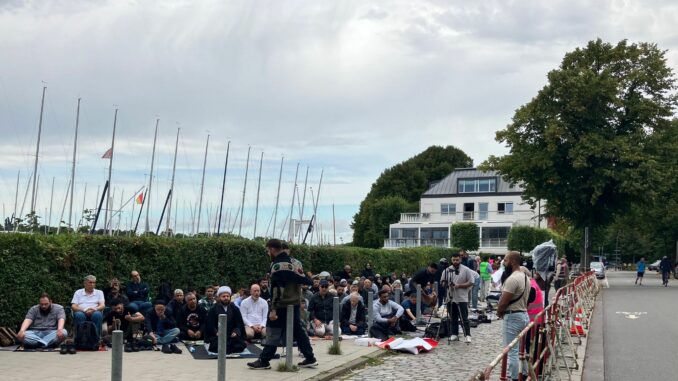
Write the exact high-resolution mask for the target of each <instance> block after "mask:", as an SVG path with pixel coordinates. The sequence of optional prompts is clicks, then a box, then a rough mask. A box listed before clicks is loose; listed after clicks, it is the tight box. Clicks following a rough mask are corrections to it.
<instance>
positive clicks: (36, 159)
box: [31, 86, 47, 212]
mask: <svg viewBox="0 0 678 381" xmlns="http://www.w3.org/2000/svg"><path fill="white" fill-rule="evenodd" d="M45 91H47V86H43V87H42V101H41V102H40V121H39V122H38V144H37V145H36V146H35V164H34V165H33V174H34V176H33V191H32V194H31V212H33V211H35V198H36V196H37V195H36V189H35V188H36V182H37V178H38V176H37V175H35V174H37V173H38V157H39V156H40V136H41V135H42V115H43V112H44V110H45Z"/></svg>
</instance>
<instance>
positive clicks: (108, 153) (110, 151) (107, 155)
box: [101, 147, 113, 159]
mask: <svg viewBox="0 0 678 381" xmlns="http://www.w3.org/2000/svg"><path fill="white" fill-rule="evenodd" d="M112 157H113V147H111V148H109V149H108V151H106V152H104V155H103V156H102V157H101V158H102V159H110V158H112Z"/></svg>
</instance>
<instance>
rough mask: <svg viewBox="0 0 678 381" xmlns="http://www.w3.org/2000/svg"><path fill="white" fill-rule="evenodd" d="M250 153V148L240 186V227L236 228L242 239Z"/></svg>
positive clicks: (249, 148)
mask: <svg viewBox="0 0 678 381" xmlns="http://www.w3.org/2000/svg"><path fill="white" fill-rule="evenodd" d="M250 151H252V146H250V147H248V148H247V163H246V164H245V183H244V184H243V186H242V203H241V204H240V227H239V228H238V235H239V236H241V237H242V216H243V214H245V192H246V191H247V172H249V169H250Z"/></svg>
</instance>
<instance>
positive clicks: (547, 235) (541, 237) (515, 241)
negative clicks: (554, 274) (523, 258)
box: [508, 226, 565, 253]
mask: <svg viewBox="0 0 678 381" xmlns="http://www.w3.org/2000/svg"><path fill="white" fill-rule="evenodd" d="M551 239H553V240H554V241H557V242H554V243H555V244H556V246H557V247H558V251H559V252H561V253H562V252H563V251H564V250H565V248H564V247H563V245H564V242H562V239H560V237H559V236H558V235H557V234H556V233H553V232H551V231H549V230H548V229H538V228H533V227H531V226H514V227H512V228H511V230H510V231H509V236H508V249H509V250H516V251H519V252H520V253H526V252H530V251H532V249H534V247H535V246H537V245H539V244H541V243H544V242H547V241H548V240H551Z"/></svg>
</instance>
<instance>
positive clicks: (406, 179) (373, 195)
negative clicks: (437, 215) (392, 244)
mask: <svg viewBox="0 0 678 381" xmlns="http://www.w3.org/2000/svg"><path fill="white" fill-rule="evenodd" d="M472 165H473V160H472V159H471V158H470V157H468V155H466V154H465V153H464V152H463V151H461V150H460V149H458V148H455V147H452V146H447V147H440V146H431V147H429V148H427V149H426V150H425V151H423V152H422V153H420V154H418V155H416V156H414V157H412V158H410V159H408V160H406V161H404V162H402V163H400V164H397V165H395V166H393V167H391V168H388V169H386V170H385V171H384V172H383V173H382V174H381V176H379V178H378V179H377V180H376V181H375V182H374V184H372V188H371V189H370V192H369V193H368V194H367V196H366V197H365V199H364V200H363V201H362V202H361V203H360V209H359V210H358V213H357V214H356V215H355V216H354V217H353V223H352V224H351V228H353V244H354V245H356V246H362V247H375V248H376V247H381V246H382V245H383V244H384V238H387V237H388V225H389V224H391V223H394V222H397V221H398V218H399V216H400V213H407V212H416V211H418V209H419V199H420V197H421V195H422V193H424V192H425V191H426V190H427V189H428V188H429V185H430V183H431V182H432V181H436V180H441V179H442V178H444V177H445V176H447V175H448V174H450V172H452V171H453V170H454V169H455V168H461V167H464V168H465V167H471V166H472ZM388 196H397V197H400V198H401V201H404V202H405V204H402V203H401V201H395V200H393V199H391V200H390V201H388V202H385V203H380V202H379V200H380V199H383V198H386V197H388ZM395 203H400V205H401V206H400V207H401V209H400V211H399V212H397V213H393V208H392V207H393V206H394V205H395ZM374 204H376V207H375V206H374ZM382 212H383V213H384V214H382ZM373 213H378V215H374V216H373V215H372V214H373Z"/></svg>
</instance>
